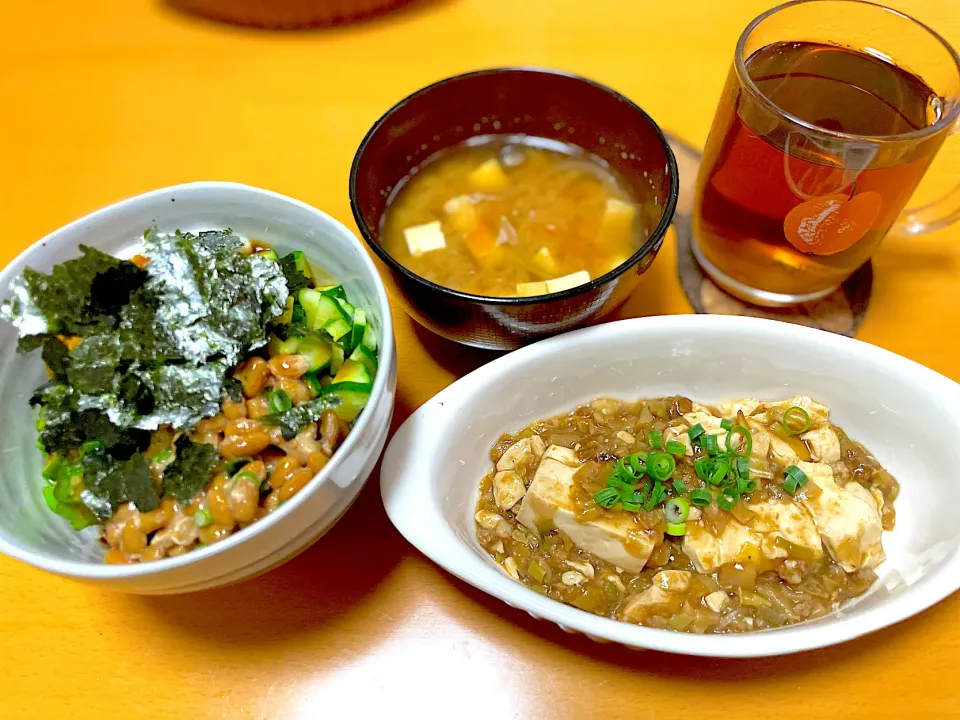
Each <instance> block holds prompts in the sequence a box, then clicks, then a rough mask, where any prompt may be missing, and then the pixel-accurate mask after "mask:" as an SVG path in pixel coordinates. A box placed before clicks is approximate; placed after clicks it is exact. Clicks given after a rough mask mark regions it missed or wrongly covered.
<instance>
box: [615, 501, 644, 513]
mask: <svg viewBox="0 0 960 720" xmlns="http://www.w3.org/2000/svg"><path fill="white" fill-rule="evenodd" d="M620 507H622V508H623V509H624V510H626V511H627V512H640V507H641V506H640V504H639V503H635V502H633V501H632V500H624V499H623V498H620Z"/></svg>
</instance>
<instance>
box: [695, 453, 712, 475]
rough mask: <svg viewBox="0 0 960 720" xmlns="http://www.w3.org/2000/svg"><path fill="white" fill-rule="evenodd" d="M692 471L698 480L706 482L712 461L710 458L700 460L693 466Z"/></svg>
mask: <svg viewBox="0 0 960 720" xmlns="http://www.w3.org/2000/svg"><path fill="white" fill-rule="evenodd" d="M693 469H694V470H695V471H696V473H697V477H698V478H700V479H701V480H708V479H709V478H710V473H711V471H712V470H713V460H711V459H710V458H700V459H699V460H697V461H696V462H695V463H694V464H693Z"/></svg>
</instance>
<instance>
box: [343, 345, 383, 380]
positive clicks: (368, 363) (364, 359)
mask: <svg viewBox="0 0 960 720" xmlns="http://www.w3.org/2000/svg"><path fill="white" fill-rule="evenodd" d="M350 360H353V361H354V362H358V363H360V364H362V365H363V366H364V367H365V368H366V369H367V372H368V373H370V376H371V377H373V376H374V375H376V374H377V365H378V363H377V356H376V355H375V354H374V353H373V352H372V351H371V350H370V349H369V348H368V347H367V346H366V345H357V348H356V350H354V351H353V354H352V355H350Z"/></svg>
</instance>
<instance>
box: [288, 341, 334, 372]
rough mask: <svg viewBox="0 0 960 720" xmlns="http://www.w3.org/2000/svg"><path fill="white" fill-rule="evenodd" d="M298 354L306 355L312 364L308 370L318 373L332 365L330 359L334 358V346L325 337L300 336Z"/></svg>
mask: <svg viewBox="0 0 960 720" xmlns="http://www.w3.org/2000/svg"><path fill="white" fill-rule="evenodd" d="M297 354H298V355H302V356H303V357H305V358H306V359H307V362H308V363H309V364H310V367H309V368H308V370H307V372H311V373H317V372H320V371H321V370H325V369H326V368H328V367H329V366H330V360H331V359H332V358H333V346H332V345H331V344H330V343H329V342H327V341H326V340H324V339H323V338H317V337H305V338H299V343H298V347H297Z"/></svg>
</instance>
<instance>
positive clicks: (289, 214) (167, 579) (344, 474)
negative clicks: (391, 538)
mask: <svg viewBox="0 0 960 720" xmlns="http://www.w3.org/2000/svg"><path fill="white" fill-rule="evenodd" d="M151 225H157V226H158V227H159V228H160V230H161V231H165V232H172V231H174V230H177V229H180V230H185V231H186V230H202V229H209V228H223V227H230V228H232V229H233V230H235V231H236V232H238V233H240V234H241V235H244V236H248V237H254V238H257V239H261V240H264V241H266V242H269V243H271V244H273V245H275V246H276V247H277V249H278V250H280V251H289V250H296V249H302V250H305V251H306V253H307V255H308V256H309V257H310V259H311V260H312V261H313V262H314V263H316V264H317V265H320V266H321V267H323V268H325V269H326V270H328V271H329V272H330V274H331V275H332V276H333V277H335V278H337V280H338V281H340V282H342V283H343V284H344V286H345V287H346V290H347V293H348V295H349V297H350V302H351V303H354V304H355V305H357V306H358V307H361V308H363V309H364V310H365V311H366V313H367V317H368V318H371V319H372V320H371V321H372V324H373V326H374V328H375V329H376V330H377V331H378V340H379V347H380V366H379V371H378V373H377V377H376V379H375V382H374V386H373V393H372V395H371V399H370V404H369V405H368V406H367V407H366V408H365V409H364V411H363V413H362V414H361V416H360V418H359V419H358V421H357V423H356V426H355V427H354V429H353V432H351V433H350V435H349V436H348V437H347V439H346V441H345V442H344V443H343V445H342V446H341V447H340V448H339V449H338V450H337V452H336V454H335V455H334V457H333V459H332V460H331V461H330V462H329V463H328V464H327V466H326V467H324V468H323V470H322V471H321V472H320V473H319V474H318V475H317V476H316V477H315V478H313V480H311V481H310V483H309V484H308V485H307V486H306V487H305V488H304V489H303V490H301V491H300V492H299V493H297V495H295V496H294V497H293V498H292V499H291V500H290V501H289V502H287V503H285V504H284V505H283V506H282V507H281V508H279V509H278V510H277V511H275V512H273V513H271V514H270V515H268V516H267V517H265V518H264V519H262V520H259V521H258V522H256V523H254V524H253V525H251V526H250V527H249V528H247V529H245V530H243V531H241V532H238V533H235V534H234V535H232V536H230V537H229V538H227V539H226V540H224V541H222V542H219V543H217V544H215V545H211V546H209V547H206V548H200V549H198V550H195V551H193V552H190V553H187V554H186V555H182V556H180V557H177V558H170V559H166V560H163V561H160V562H156V563H144V564H140V565H104V563H103V554H104V546H103V545H102V544H101V543H100V542H99V541H98V540H97V532H96V529H95V528H87V529H86V530H84V531H81V532H79V533H76V532H74V531H73V530H72V529H71V528H70V526H69V525H68V524H67V523H66V521H64V520H62V519H61V518H59V517H57V516H56V515H54V514H53V513H51V512H50V511H49V510H48V509H47V507H46V505H45V504H44V501H43V498H42V496H41V494H40V489H41V487H42V483H43V481H42V479H41V477H40V471H41V456H40V453H39V452H38V451H37V449H36V441H37V437H36V430H35V429H34V421H33V418H34V413H33V411H32V410H31V409H30V408H29V407H28V405H27V401H28V399H29V398H30V395H31V394H32V392H33V390H34V388H36V387H37V386H38V385H40V384H41V383H43V382H44V381H45V380H46V375H45V373H44V369H43V365H42V363H41V362H40V358H39V356H38V355H32V356H30V357H24V356H18V355H17V354H16V352H15V347H16V331H15V329H14V328H13V327H12V326H11V325H9V324H8V323H0V408H2V410H0V412H2V416H0V419H2V422H3V427H4V432H3V437H2V439H0V453H2V457H3V462H2V464H0V552H3V553H6V554H7V555H10V556H12V557H15V558H18V559H20V560H23V561H24V562H27V563H30V564H31V565H34V566H36V567H38V568H42V569H44V570H49V571H50V572H54V573H57V574H59V575H64V576H66V577H70V578H74V579H77V580H82V581H86V582H90V583H96V584H98V585H100V586H103V587H109V588H115V589H117V590H124V591H128V592H135V593H144V594H160V593H176V592H188V591H192V590H200V589H204V588H210V587H214V586H217V585H223V584H226V583H230V582H235V581H237V580H241V579H244V578H248V577H250V576H253V575H256V574H258V573H261V572H264V571H266V570H268V569H270V568H271V567H274V566H276V565H279V564H280V563H282V562H284V561H285V560H287V559H289V558H290V557H292V556H293V555H295V554H296V553H297V552H299V551H301V550H303V549H304V548H306V547H307V546H308V545H309V544H310V543H311V542H313V541H314V540H315V539H317V538H318V537H319V536H320V535H322V534H323V533H324V532H325V531H326V530H328V529H329V528H330V527H331V526H332V525H333V524H334V523H335V522H336V521H337V520H338V519H339V517H340V516H341V515H342V514H343V513H344V512H345V511H346V510H347V508H348V507H349V506H350V503H352V502H353V500H354V499H355V498H356V496H357V494H358V493H359V492H360V489H361V488H362V487H363V484H364V482H366V480H367V477H368V476H369V475H370V472H371V471H372V470H373V467H374V465H375V463H376V462H377V459H378V457H379V455H380V452H381V451H382V450H383V445H384V443H385V441H386V437H387V431H388V429H389V425H390V416H391V414H392V412H393V400H394V393H395V389H396V372H397V371H396V351H395V349H394V342H393V324H392V322H391V318H390V308H389V306H388V304H387V296H386V292H385V290H384V287H383V283H382V282H381V281H380V277H379V275H378V274H377V271H376V269H375V267H374V265H373V263H372V262H371V260H370V258H369V256H368V255H367V253H366V251H365V250H364V249H363V246H362V245H361V243H360V241H359V240H358V239H357V238H356V237H354V235H353V233H351V232H350V231H349V230H348V229H347V228H346V227H344V226H343V225H342V224H340V223H339V222H337V221H336V220H334V219H333V218H331V217H330V216H329V215H326V214H324V213H322V212H320V211H319V210H317V209H315V208H313V207H310V206H309V205H306V204H304V203H302V202H298V201H297V200H293V199H291V198H288V197H284V196H283V195H278V194H276V193H272V192H268V191H266V190H260V189H257V188H253V187H248V186H246V185H237V184H234V183H224V182H199V183H191V184H187V185H178V186H176V187H170V188H164V189H162V190H155V191H153V192H149V193H146V194H144V195H139V196H137V197H134V198H130V199H129V200H124V201H122V202H119V203H116V204H114V205H111V206H109V207H106V208H104V209H102V210H98V211H97V212H95V213H93V214H91V215H88V216H86V217H84V218H81V219H80V220H77V221H75V222H72V223H70V224H69V225H67V226H66V227H64V228H61V229H60V230H57V231H56V232H54V233H52V234H51V235H48V236H47V237H46V238H44V239H43V240H41V241H40V242H38V243H36V244H34V245H33V246H31V247H30V248H29V249H27V250H26V251H25V252H24V253H23V254H21V255H20V256H19V257H18V258H17V259H16V260H14V261H13V262H12V263H10V265H9V266H7V268H6V269H5V270H4V271H3V272H2V273H0V297H7V296H8V295H9V290H8V288H9V285H10V282H11V280H13V278H14V277H16V276H17V275H19V274H20V273H21V272H22V271H23V269H24V268H25V267H27V266H30V267H33V268H36V269H38V270H44V271H47V270H49V269H50V267H51V266H53V265H55V264H57V263H59V262H62V261H64V260H67V259H69V258H72V257H76V256H78V255H79V254H80V253H79V250H78V249H77V246H78V245H79V244H80V243H83V244H86V245H92V246H94V247H97V248H99V249H101V250H104V251H106V252H109V253H112V254H115V255H119V256H124V257H130V256H131V255H132V254H133V253H134V252H135V248H136V241H137V239H138V238H139V237H141V236H142V234H143V231H144V230H145V229H146V228H148V227H150V226H151Z"/></svg>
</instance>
